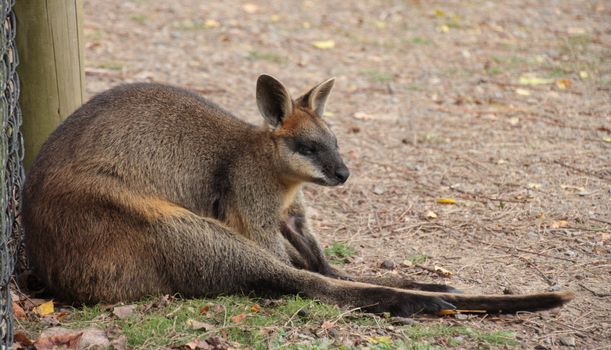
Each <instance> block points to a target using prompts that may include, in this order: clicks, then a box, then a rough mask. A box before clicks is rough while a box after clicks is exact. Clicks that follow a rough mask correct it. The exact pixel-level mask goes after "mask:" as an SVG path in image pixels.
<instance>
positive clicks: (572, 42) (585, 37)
mask: <svg viewBox="0 0 611 350" xmlns="http://www.w3.org/2000/svg"><path fill="white" fill-rule="evenodd" d="M566 43H567V45H569V46H572V47H576V46H582V47H585V46H588V45H590V44H591V43H592V36H591V35H590V34H578V35H571V36H569V37H568V38H567V39H566Z"/></svg>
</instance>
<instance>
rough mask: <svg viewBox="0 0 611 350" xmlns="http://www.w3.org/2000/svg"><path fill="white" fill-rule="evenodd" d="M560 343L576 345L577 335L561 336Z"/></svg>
mask: <svg viewBox="0 0 611 350" xmlns="http://www.w3.org/2000/svg"><path fill="white" fill-rule="evenodd" d="M558 340H559V341H560V344H562V345H566V346H571V347H575V345H576V343H575V337H560V338H558Z"/></svg>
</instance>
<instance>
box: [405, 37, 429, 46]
mask: <svg viewBox="0 0 611 350" xmlns="http://www.w3.org/2000/svg"><path fill="white" fill-rule="evenodd" d="M410 41H411V43H412V44H416V45H430V44H431V40H429V39H427V38H423V37H421V36H415V37H412V38H411V40H410Z"/></svg>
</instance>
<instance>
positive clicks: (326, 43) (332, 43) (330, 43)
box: [312, 40, 335, 50]
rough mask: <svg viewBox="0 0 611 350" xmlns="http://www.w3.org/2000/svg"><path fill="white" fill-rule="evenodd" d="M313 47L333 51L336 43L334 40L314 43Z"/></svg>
mask: <svg viewBox="0 0 611 350" xmlns="http://www.w3.org/2000/svg"><path fill="white" fill-rule="evenodd" d="M312 46H314V47H315V48H317V49H321V50H326V49H332V48H334V47H335V41H333V40H322V41H313V42H312Z"/></svg>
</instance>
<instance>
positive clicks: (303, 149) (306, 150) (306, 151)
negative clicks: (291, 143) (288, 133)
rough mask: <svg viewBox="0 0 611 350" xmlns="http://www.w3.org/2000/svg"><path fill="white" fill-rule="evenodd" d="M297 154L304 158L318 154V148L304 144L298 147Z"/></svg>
mask: <svg viewBox="0 0 611 350" xmlns="http://www.w3.org/2000/svg"><path fill="white" fill-rule="evenodd" d="M297 152H299V153H301V154H303V155H304V156H311V155H312V154H314V153H316V147H315V146H314V145H306V144H303V143H302V144H300V145H299V146H298V147H297Z"/></svg>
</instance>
